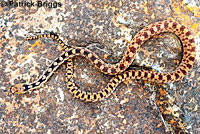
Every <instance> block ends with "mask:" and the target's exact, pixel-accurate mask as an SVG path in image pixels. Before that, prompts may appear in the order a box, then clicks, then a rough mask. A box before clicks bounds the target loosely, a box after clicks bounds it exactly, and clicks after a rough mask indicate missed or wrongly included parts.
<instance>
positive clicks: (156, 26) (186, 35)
mask: <svg viewBox="0 0 200 134" xmlns="http://www.w3.org/2000/svg"><path fill="white" fill-rule="evenodd" d="M165 32H170V33H174V34H175V35H176V36H177V37H178V38H179V39H180V40H181V42H182V46H183V56H182V61H181V63H180V64H179V66H178V67H177V68H176V69H175V70H174V71H172V72H165V73H161V72H156V71H151V70H126V69H127V68H128V67H129V66H130V65H131V64H132V62H133V60H134V57H135V55H136V53H137V52H138V51H139V50H140V46H141V45H142V44H143V43H145V42H146V41H148V40H149V39H150V38H151V37H153V36H154V35H158V34H161V33H165ZM40 37H50V38H53V39H55V40H57V41H58V42H59V44H60V45H61V46H65V47H67V45H65V43H64V42H63V41H62V40H61V39H59V37H58V36H57V35H56V34H49V35H40V36H35V37H31V38H28V39H27V40H34V39H38V38H40ZM195 55H196V54H195V40H194V37H193V35H192V33H191V32H190V30H189V29H188V28H187V27H186V26H184V25H183V24H180V23H178V22H176V21H168V20H164V21H159V22H155V23H153V24H150V25H148V26H146V27H144V28H143V29H142V30H141V31H139V32H138V33H137V34H136V35H135V36H134V38H133V39H132V41H131V42H130V44H129V46H128V48H127V50H126V52H125V54H124V56H123V58H122V59H121V60H120V61H119V62H118V63H116V64H110V63H106V62H104V61H103V60H102V59H101V58H99V57H98V55H97V54H95V53H94V52H92V51H91V50H89V49H87V48H85V47H70V46H69V47H68V48H67V49H64V51H63V52H62V53H61V54H60V55H59V56H58V57H57V58H56V59H55V60H54V61H53V62H52V63H51V64H50V65H49V66H48V67H47V69H46V70H45V71H44V72H43V74H42V75H41V76H40V77H39V78H38V79H37V80H36V81H34V82H32V83H19V84H16V85H12V86H11V87H9V90H8V94H9V95H10V94H23V93H26V92H28V91H31V90H33V89H36V88H39V87H40V86H41V85H43V84H44V83H45V82H46V81H47V80H48V79H49V78H50V77H51V76H52V74H53V73H54V72H55V71H56V70H57V69H58V67H59V66H60V65H61V64H63V63H64V62H65V61H67V60H69V63H68V66H69V69H68V70H67V75H69V76H68V77H67V79H68V80H67V87H68V89H69V91H70V92H71V93H72V94H73V96H74V97H75V98H79V99H81V100H84V101H86V102H96V101H100V100H103V99H104V98H107V97H108V96H110V94H111V93H112V92H113V91H114V90H115V89H116V87H117V86H118V85H119V84H120V83H121V82H123V81H125V80H129V79H138V80H141V79H142V80H148V81H153V82H157V83H168V82H175V81H179V80H182V79H183V78H184V77H185V76H186V75H187V74H188V72H189V71H190V70H191V69H192V68H193V65H194V63H195ZM75 56H82V57H85V58H86V59H88V60H89V61H90V62H91V63H92V64H93V65H94V67H95V68H97V69H98V70H99V71H100V72H102V73H104V74H108V75H113V77H112V78H111V79H110V81H109V82H108V84H107V85H106V87H105V88H103V89H102V90H100V91H98V92H87V91H82V90H80V89H78V87H77V86H76V85H75V84H74V83H73V81H72V80H70V79H71V75H72V74H73V72H72V71H73V69H72V66H73V65H72V63H71V62H72V61H71V62H70V60H71V58H73V57H75ZM70 64H71V66H70Z"/></svg>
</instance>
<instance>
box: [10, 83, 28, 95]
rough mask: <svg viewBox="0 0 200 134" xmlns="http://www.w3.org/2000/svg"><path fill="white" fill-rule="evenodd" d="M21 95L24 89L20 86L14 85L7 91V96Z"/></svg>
mask: <svg viewBox="0 0 200 134" xmlns="http://www.w3.org/2000/svg"><path fill="white" fill-rule="evenodd" d="M23 93H24V87H23V85H22V84H16V85H14V86H10V87H9V89H8V95H11V94H23Z"/></svg>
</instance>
